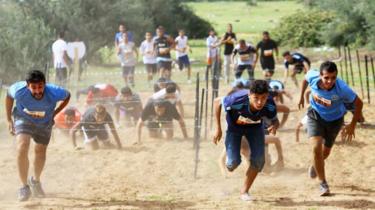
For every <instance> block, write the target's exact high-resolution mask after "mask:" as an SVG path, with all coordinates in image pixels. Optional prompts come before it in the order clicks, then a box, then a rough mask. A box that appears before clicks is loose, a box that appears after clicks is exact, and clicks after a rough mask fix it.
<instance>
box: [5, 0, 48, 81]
mask: <svg viewBox="0 0 375 210" xmlns="http://www.w3.org/2000/svg"><path fill="white" fill-rule="evenodd" d="M0 31H1V35H0V55H1V56H0V78H1V79H2V80H3V81H5V82H8V81H13V80H15V79H20V78H23V76H24V72H25V71H27V70H30V69H32V68H38V69H43V66H44V65H45V64H46V63H47V60H50V56H49V51H48V50H49V48H50V43H51V42H52V40H51V34H52V33H51V30H50V29H49V28H48V27H47V26H46V25H45V24H44V23H43V21H42V20H40V19H34V18H30V17H27V16H25V15H24V14H23V13H22V12H21V11H20V10H19V8H18V7H16V6H14V5H10V4H6V3H2V4H1V6H0Z"/></svg>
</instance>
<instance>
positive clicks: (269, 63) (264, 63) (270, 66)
mask: <svg viewBox="0 0 375 210" xmlns="http://www.w3.org/2000/svg"><path fill="white" fill-rule="evenodd" d="M260 65H261V67H262V70H263V71H268V72H270V73H273V72H274V71H275V60H274V59H273V57H272V59H264V58H263V59H262V57H261V58H260Z"/></svg>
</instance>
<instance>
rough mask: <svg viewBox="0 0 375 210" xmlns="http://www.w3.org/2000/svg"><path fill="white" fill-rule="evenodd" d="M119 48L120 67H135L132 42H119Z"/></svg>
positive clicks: (135, 61)
mask: <svg viewBox="0 0 375 210" xmlns="http://www.w3.org/2000/svg"><path fill="white" fill-rule="evenodd" d="M119 48H120V52H121V53H120V55H119V56H120V61H121V66H135V64H137V60H136V58H135V54H134V42H128V43H125V42H121V43H120V45H119Z"/></svg>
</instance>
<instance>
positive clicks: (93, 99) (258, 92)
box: [6, 24, 363, 201]
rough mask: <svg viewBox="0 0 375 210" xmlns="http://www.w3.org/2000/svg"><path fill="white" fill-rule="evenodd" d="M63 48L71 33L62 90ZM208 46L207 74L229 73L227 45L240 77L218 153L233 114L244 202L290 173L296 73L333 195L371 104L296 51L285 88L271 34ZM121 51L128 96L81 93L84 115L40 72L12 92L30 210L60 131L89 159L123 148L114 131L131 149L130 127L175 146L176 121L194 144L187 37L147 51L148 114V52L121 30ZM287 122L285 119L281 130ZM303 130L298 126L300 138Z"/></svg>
mask: <svg viewBox="0 0 375 210" xmlns="http://www.w3.org/2000/svg"><path fill="white" fill-rule="evenodd" d="M62 38H63V33H60V34H59V39H58V40H57V41H56V42H55V43H54V46H55V47H54V50H56V51H54V61H55V62H54V63H55V68H56V81H60V82H61V81H65V80H66V78H67V75H66V72H65V71H66V67H67V65H66V63H67V62H68V61H67V60H66V57H65V56H66V52H64V49H65V48H64V43H63V42H64V41H63V39H62ZM56 43H57V44H56ZM206 44H207V47H208V49H207V66H208V67H211V68H214V66H213V65H215V64H217V63H220V62H218V61H219V59H220V50H219V49H220V45H224V64H223V67H224V68H223V69H224V71H223V74H222V75H221V76H222V77H223V79H224V81H227V82H229V80H230V77H231V75H234V78H235V81H234V83H233V87H232V89H231V91H230V92H229V93H228V94H226V95H225V96H223V97H219V98H217V99H215V102H214V116H215V118H216V120H215V125H216V126H215V127H216V131H215V134H214V137H213V141H214V143H215V144H217V143H218V142H219V141H220V139H221V138H222V135H223V129H222V126H221V110H222V109H224V110H225V113H226V118H225V120H226V122H227V125H228V126H227V130H226V135H225V142H224V145H225V148H224V150H223V152H222V155H221V156H220V160H219V164H220V167H221V169H222V172H223V174H224V175H225V174H226V171H229V172H232V171H234V170H235V169H236V168H237V167H238V166H239V165H240V163H241V155H242V156H243V157H244V158H245V160H247V162H248V169H247V172H246V177H245V181H244V185H243V187H242V189H241V192H240V198H241V199H242V200H244V201H250V200H251V199H252V198H251V196H250V194H249V190H250V188H251V186H252V184H253V182H254V180H255V178H256V177H257V174H258V173H259V172H261V171H262V170H263V168H264V169H265V170H266V171H267V170H273V169H276V170H278V169H281V168H283V167H284V158H283V151H282V146H281V141H280V139H279V138H278V137H277V136H276V131H277V129H278V128H279V127H281V126H283V125H284V124H285V122H286V121H287V118H288V114H289V112H290V108H289V107H288V106H287V105H285V104H284V96H286V97H288V98H291V95H290V94H289V93H288V92H287V91H286V90H285V87H284V84H285V82H286V79H287V77H288V76H289V67H290V66H292V73H291V78H292V80H293V81H294V83H295V85H296V87H299V85H298V81H297V80H296V74H298V73H301V72H303V73H304V74H305V78H304V80H303V81H302V85H301V93H300V94H301V96H300V100H299V103H298V106H299V107H300V108H301V109H302V108H303V107H304V104H305V92H306V90H307V88H308V87H309V99H308V102H309V104H310V106H309V108H308V110H307V113H306V116H305V118H304V119H305V120H304V123H303V124H304V125H306V128H307V133H308V137H309V140H310V141H311V142H312V143H313V157H312V164H311V166H309V168H308V172H309V176H310V177H311V178H318V180H319V187H320V195H322V196H325V195H329V194H330V190H329V186H328V183H327V178H326V176H325V170H324V169H325V168H324V163H325V160H326V159H327V158H328V156H329V154H330V151H331V148H332V146H333V145H334V142H335V139H336V137H337V135H338V133H339V132H340V130H342V132H343V135H344V138H346V139H348V140H352V138H353V137H354V134H355V125H356V123H357V122H362V121H363V116H362V101H361V99H360V98H359V97H358V95H357V94H356V93H355V92H354V91H353V90H352V89H351V88H350V87H349V86H348V85H347V84H346V83H345V82H344V81H342V80H341V79H339V78H338V77H337V73H338V70H337V66H336V64H335V63H334V62H332V61H326V62H323V63H321V64H320V68H319V69H312V68H311V62H310V60H309V59H308V58H307V57H305V56H304V55H302V54H300V53H290V52H289V51H287V52H284V53H283V57H284V59H285V60H284V65H285V68H286V71H285V77H284V81H283V82H281V81H278V80H273V79H272V76H273V74H274V71H275V63H276V62H275V56H274V55H275V54H276V56H277V55H278V46H277V44H276V42H275V41H273V40H272V39H271V38H270V35H269V33H268V32H264V33H263V40H262V41H260V42H259V43H258V44H257V45H256V46H252V45H251V44H248V43H247V42H246V41H245V40H243V39H241V40H239V41H237V38H236V34H235V33H234V32H233V31H232V25H231V24H229V25H228V28H227V32H226V33H225V34H224V35H223V37H222V38H221V39H219V38H218V37H216V35H215V32H214V30H210V32H209V37H208V38H207V39H206ZM115 47H116V52H117V55H118V58H119V62H120V63H121V68H122V74H123V79H124V81H125V86H124V87H122V88H121V89H120V91H118V90H117V89H116V88H115V87H114V86H113V85H111V84H94V85H92V86H89V87H87V88H84V89H81V90H77V92H76V96H77V97H76V99H77V100H79V98H80V96H81V95H86V100H85V103H84V104H85V106H84V112H82V113H81V112H80V111H79V109H78V107H74V106H67V105H68V103H69V101H70V98H71V93H70V92H69V91H68V90H66V89H64V88H63V87H60V86H56V85H53V84H50V83H47V82H46V78H45V76H44V74H43V73H42V72H41V71H39V70H32V71H30V72H29V73H28V74H27V76H26V79H25V81H20V82H16V83H14V84H13V85H12V86H10V88H9V90H8V94H7V97H6V113H7V120H8V124H9V131H10V133H11V134H14V135H16V142H17V166H18V173H19V177H20V180H21V183H22V187H21V188H20V189H19V191H18V198H19V200H20V201H26V200H28V199H29V198H30V196H31V195H33V196H35V197H44V196H45V193H44V191H43V188H42V185H41V181H40V177H41V173H42V171H43V167H44V164H45V161H46V150H47V146H48V144H49V141H50V138H51V135H52V130H53V127H56V128H57V129H58V130H60V132H62V133H65V135H67V136H68V137H69V138H70V139H71V141H72V145H73V147H74V148H75V149H82V145H83V147H85V148H87V149H98V148H100V147H105V148H112V147H114V145H113V144H112V143H111V141H110V138H109V134H108V131H111V133H112V135H113V138H114V140H115V143H116V146H117V148H122V140H121V139H122V138H121V136H120V135H119V134H118V132H117V130H118V129H119V128H121V127H122V126H135V128H136V133H137V142H136V143H137V144H141V143H142V133H143V132H142V130H143V127H144V126H146V127H147V128H148V130H149V135H150V137H152V138H166V139H171V138H173V136H174V131H173V123H172V122H173V120H176V121H178V124H179V125H180V127H181V130H182V134H183V136H184V138H187V137H188V133H187V129H186V125H185V121H184V106H183V103H182V100H181V89H180V87H179V86H178V84H177V83H176V82H173V81H172V80H171V73H172V71H171V70H172V57H171V50H175V51H176V56H177V59H178V64H179V68H180V69H183V68H186V69H187V72H188V81H190V79H191V78H190V76H191V67H190V61H189V57H188V53H189V52H190V51H191V49H190V47H189V45H188V38H187V36H186V35H185V33H184V31H183V30H180V31H179V35H178V37H176V38H175V39H172V38H171V36H169V35H166V33H165V29H164V27H162V26H159V27H158V28H157V29H156V36H153V35H152V33H151V32H147V33H146V34H145V40H144V41H143V42H142V44H141V45H140V47H139V51H140V53H141V55H142V56H143V62H144V64H145V68H146V70H147V72H148V76H147V79H148V82H149V84H150V85H149V87H151V84H153V92H154V93H153V94H152V95H149V97H148V98H147V100H146V103H145V104H144V105H143V103H142V100H141V97H140V95H139V94H138V93H136V92H134V88H132V87H134V70H135V65H136V64H137V60H138V58H137V57H138V50H137V48H136V47H135V44H134V37H133V34H132V33H131V32H130V31H127V30H126V27H125V26H124V25H123V24H121V25H120V26H119V32H118V33H116V35H115ZM259 52H260V53H259ZM236 57H237V61H236V62H235V58H236ZM258 58H259V60H260V65H261V68H262V70H263V72H264V73H263V76H264V78H263V79H255V77H254V69H255V65H256V63H257V61H258ZM232 64H235V65H232ZM233 67H234V68H233ZM232 68H233V69H232ZM244 70H246V71H247V73H248V79H241V77H242V73H243V71H244ZM156 73H159V77H160V78H159V79H157V80H156V81H153V80H154V77H155V75H156ZM64 79H65V80H64ZM60 85H62V86H63V85H64V84H60ZM14 101H16V104H15V106H14ZM347 111H351V112H352V113H353V118H352V121H351V122H350V123H349V124H347V125H344V120H343V119H344V115H345V114H346V112H347ZM278 113H282V114H283V115H282V118H281V120H280V121H279V119H278V115H277V114H278ZM113 116H114V117H113ZM122 118H124V119H123V120H122ZM300 126H301V125H298V128H299V127H300ZM77 133H78V135H79V138H80V139H82V140H83V141H82V142H83V143H82V144H81V141H77ZM31 139H33V140H34V142H35V150H34V151H35V161H34V167H33V168H34V171H33V174H32V176H28V170H29V159H28V150H29V147H30V141H31ZM271 144H274V145H275V147H276V150H277V153H278V157H277V161H276V162H275V163H274V164H273V165H271V158H270V155H269V154H268V149H267V148H268V147H267V146H268V145H271Z"/></svg>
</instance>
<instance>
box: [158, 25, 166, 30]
mask: <svg viewBox="0 0 375 210" xmlns="http://www.w3.org/2000/svg"><path fill="white" fill-rule="evenodd" d="M156 29H159V30H161V31H165V28H164V27H163V26H162V25H160V26H158V27H157V28H156Z"/></svg>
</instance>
